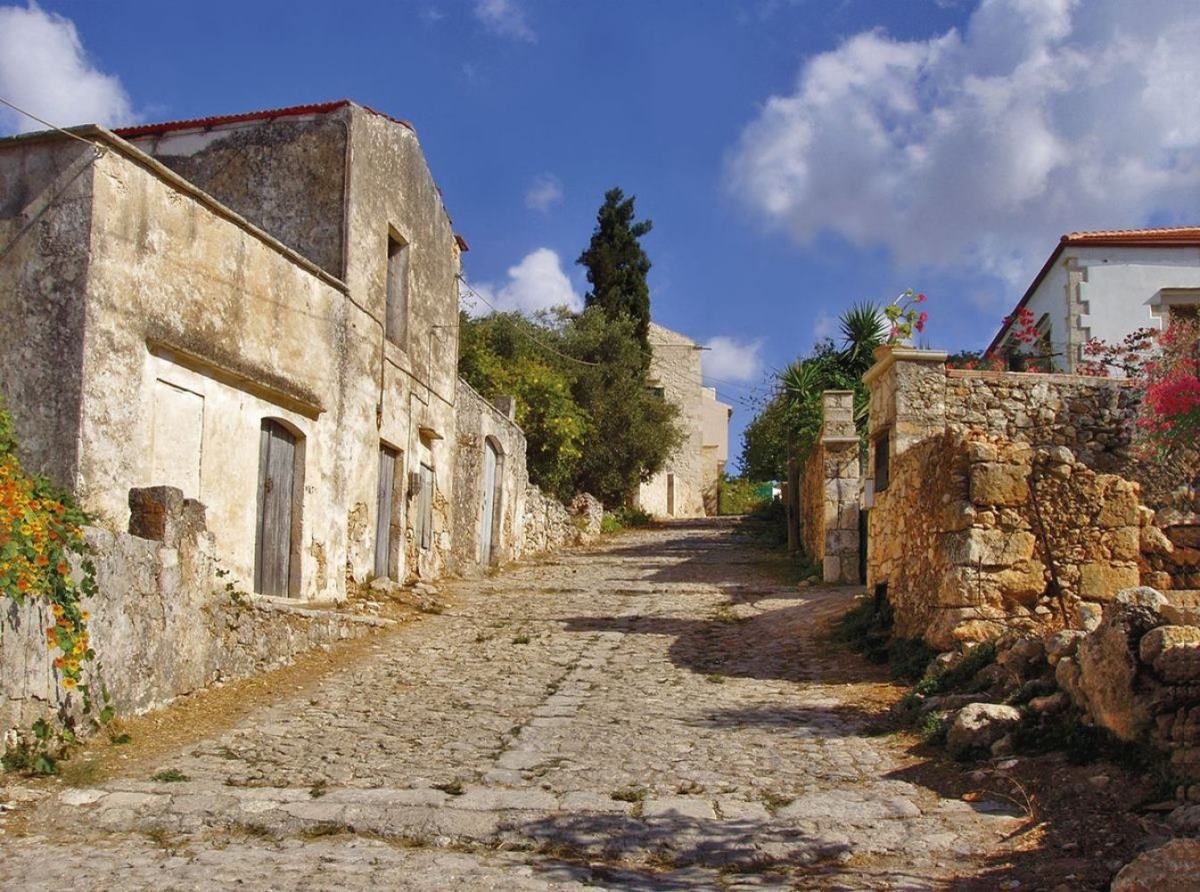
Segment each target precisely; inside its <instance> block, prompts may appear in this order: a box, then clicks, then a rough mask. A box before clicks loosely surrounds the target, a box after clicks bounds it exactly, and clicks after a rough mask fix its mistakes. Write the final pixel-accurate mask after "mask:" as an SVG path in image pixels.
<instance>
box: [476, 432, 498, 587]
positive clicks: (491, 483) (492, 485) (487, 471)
mask: <svg viewBox="0 0 1200 892" xmlns="http://www.w3.org/2000/svg"><path fill="white" fill-rule="evenodd" d="M496 458H497V455H496V447H495V446H493V445H492V442H491V441H490V440H487V441H485V442H484V445H483V513H482V516H481V517H480V518H479V546H480V547H479V562H480V563H481V564H483V565H484V566H485V567H486V566H489V565H490V564H491V563H492V545H493V543H492V538H493V535H494V534H493V532H492V528H493V525H494V524H495V521H496V518H495V514H496Z"/></svg>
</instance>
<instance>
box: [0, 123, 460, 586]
mask: <svg viewBox="0 0 1200 892" xmlns="http://www.w3.org/2000/svg"><path fill="white" fill-rule="evenodd" d="M321 108H322V109H323V111H321V112H320V113H316V114H283V115H279V116H276V117H258V118H251V119H249V120H241V121H237V122H233V123H230V124H228V125H224V124H220V123H218V124H216V125H211V124H209V123H206V122H195V124H194V126H193V125H190V124H188V123H182V124H173V125H164V126H162V127H159V128H154V127H148V128H138V129H137V130H136V131H131V132H130V137H131V139H134V140H136V141H137V143H138V144H139V146H141V147H144V148H146V149H148V150H150V151H153V152H156V153H159V154H160V156H161V159H162V161H163V162H165V163H166V164H167V165H169V166H164V164H162V163H159V162H158V161H156V160H155V159H153V158H151V157H150V156H148V155H146V154H143V153H142V151H140V150H139V148H136V147H134V146H133V145H131V144H130V143H128V142H126V141H124V140H122V139H120V138H119V137H117V136H114V135H113V134H111V133H109V132H107V131H104V130H103V129H100V128H88V129H86V130H84V131H83V132H84V134H85V135H87V136H88V138H90V139H93V140H95V141H96V143H97V144H98V145H101V146H103V147H104V151H103V153H102V154H100V155H99V156H98V157H97V156H96V154H95V153H93V152H92V150H91V149H90V148H89V147H87V146H85V145H81V144H79V143H78V142H76V141H68V140H65V139H64V138H62V137H60V136H57V135H53V134H40V135H38V134H35V135H32V136H27V137H19V138H13V139H9V140H4V141H0V177H2V178H3V183H4V184H5V186H6V188H5V190H4V194H5V196H6V198H7V200H6V201H5V202H4V204H3V206H2V216H3V220H4V231H5V233H7V234H8V235H9V237H10V238H9V240H10V241H12V240H13V239H15V241H14V242H13V248H12V249H11V250H10V251H9V253H8V256H6V257H4V258H0V305H2V306H0V309H2V310H3V312H4V314H5V317H6V318H12V319H14V320H15V324H14V326H13V328H12V329H7V330H6V334H5V335H0V360H2V361H0V368H3V372H2V373H0V374H2V377H0V385H2V386H3V393H4V394H5V396H6V398H7V401H8V403H9V404H10V405H11V407H12V412H13V415H14V420H15V424H16V428H17V435H18V438H19V440H20V441H21V442H22V444H23V457H24V459H25V460H26V461H27V462H28V463H29V464H30V466H31V467H32V468H33V469H35V470H41V471H45V472H47V473H49V474H50V475H51V476H52V477H54V478H55V479H58V480H60V481H61V482H63V483H65V484H67V485H70V486H72V487H74V488H75V489H76V491H77V492H78V494H79V496H80V499H81V501H82V503H83V504H84V506H85V507H86V508H87V509H88V510H90V511H92V512H94V513H95V514H97V515H98V516H99V517H100V518H102V519H103V520H105V521H106V522H107V523H108V524H110V525H111V526H112V527H114V528H117V529H120V528H122V527H123V526H124V524H125V521H126V518H127V516H128V514H127V507H126V495H127V492H128V490H129V488H130V487H131V486H149V485H155V484H162V483H170V484H173V485H177V486H179V487H180V488H181V489H183V491H184V493H185V495H186V496H188V497H191V498H197V499H199V500H201V501H202V502H204V503H205V504H206V505H208V506H209V524H210V528H211V530H212V532H213V535H214V536H215V538H216V548H217V553H218V554H220V556H221V559H222V560H223V561H225V562H226V563H227V565H228V567H229V569H231V570H232V571H233V572H234V574H235V576H236V579H237V581H238V584H239V585H241V586H242V587H244V588H246V589H247V590H249V589H251V588H253V587H254V584H255V581H256V579H255V577H256V572H255V568H256V560H257V559H258V557H257V554H256V548H257V543H256V538H257V537H258V535H259V532H260V524H261V518H260V516H259V512H258V511H257V510H256V500H257V499H261V498H262V496H261V492H260V489H261V487H260V484H261V479H262V472H261V471H260V467H259V464H260V457H261V449H262V447H261V446H260V434H261V430H262V428H263V425H264V422H265V421H266V420H270V421H271V422H272V423H274V424H276V425H277V426H278V428H279V429H280V430H282V431H284V432H285V433H284V436H285V437H290V438H291V439H292V440H294V443H295V445H294V447H293V448H294V450H295V455H296V458H295V474H294V480H293V481H292V486H293V487H294V490H295V495H294V499H293V500H292V502H293V504H292V505H291V511H290V522H291V525H292V534H291V537H290V538H291V541H290V542H288V543H285V545H284V546H283V547H286V548H288V549H289V550H290V552H291V562H290V569H289V570H288V585H287V591H286V592H284V591H277V592H275V593H277V594H287V595H290V596H292V597H299V598H303V599H306V600H340V599H342V598H344V597H345V595H346V582H347V578H349V579H351V580H354V581H364V580H366V579H367V578H369V577H370V576H371V575H373V573H374V570H375V564H376V561H375V557H376V548H377V545H378V540H379V534H378V532H377V523H376V520H377V512H378V511H379V510H380V505H381V504H382V503H383V497H382V496H381V495H380V493H379V491H378V490H379V480H380V474H381V471H380V450H381V448H382V447H388V448H389V449H391V450H394V453H395V455H396V456H397V464H396V473H395V476H394V484H393V485H394V487H395V494H394V496H393V497H392V499H391V501H392V503H393V506H394V511H395V514H396V516H395V517H394V518H393V529H394V530H395V533H396V535H398V536H399V538H400V540H401V541H400V542H398V543H391V544H390V546H389V547H391V548H393V549H395V550H396V551H397V555H396V556H395V557H394V558H393V559H392V560H391V563H390V573H391V574H394V575H395V577H396V578H397V579H400V580H403V579H405V578H411V577H415V576H420V577H423V578H431V577H435V576H437V575H439V574H440V573H442V572H444V570H445V569H446V567H447V562H448V560H449V553H450V545H451V536H450V525H451V503H452V498H453V485H454V481H453V465H454V457H455V456H454V443H455V436H456V430H455V417H454V404H455V400H456V387H457V384H456V382H457V377H456V368H455V366H456V355H457V319H458V316H457V297H456V295H457V291H456V287H455V284H456V283H455V276H456V275H457V274H458V271H459V242H458V240H457V239H456V237H455V235H454V233H453V231H452V229H451V226H450V221H449V218H448V217H447V215H446V212H445V209H444V207H443V206H442V202H441V198H440V195H439V194H438V191H437V188H436V185H435V184H434V182H433V179H432V177H431V175H430V173H429V170H428V168H427V166H426V164H425V162H424V158H423V157H422V154H421V151H420V147H419V145H418V143H417V141H416V136H415V134H414V133H413V131H412V129H411V128H410V127H409V126H407V125H405V124H402V123H400V122H396V121H393V120H391V119H388V118H386V117H384V116H382V115H379V114H376V113H374V112H371V111H369V110H367V109H364V108H362V107H360V106H356V105H354V104H352V103H334V104H332V105H331V106H328V107H321ZM172 168H174V169H175V170H179V171H183V172H185V173H186V174H187V175H188V176H189V177H194V178H195V179H196V180H198V181H200V182H202V183H204V184H205V185H206V186H209V187H211V188H212V189H214V190H215V191H216V192H218V193H219V198H220V199H221V201H218V200H217V198H216V197H214V196H213V195H211V194H209V193H207V192H205V191H202V190H201V189H200V188H197V186H196V184H195V183H193V182H191V181H189V180H185V179H182V178H181V177H180V176H179V175H178V174H177V173H175V172H174V170H172ZM255 222H257V223H260V224H261V225H262V226H269V227H273V228H274V229H275V230H277V231H278V236H277V235H276V234H275V232H272V233H271V234H268V233H267V232H266V231H264V230H263V229H261V228H259V227H258V226H256V225H255ZM390 238H391V239H396V238H398V239H401V240H402V241H403V243H404V245H405V246H406V248H407V251H408V253H407V256H406V260H407V263H406V266H405V269H404V271H403V273H404V277H405V280H404V282H403V287H404V294H405V306H404V315H405V322H406V324H405V325H404V327H403V329H404V330H403V337H393V338H389V337H388V334H387V331H386V322H385V319H386V317H387V314H388V308H387V300H388V294H389V283H388V276H389V272H388V271H389V245H390V244H391V242H389V239H390ZM298 251H305V252H310V253H311V254H312V255H313V259H312V260H310V259H308V258H307V257H305V256H303V255H302V254H300V253H297V252H298ZM47 297H52V299H50V300H47V299H46V298H47ZM46 308H50V310H49V312H48V311H47V309H46ZM9 331H11V333H12V335H13V336H11V337H10V336H9V335H8V332H9ZM51 382H53V383H51ZM59 382H61V383H59ZM72 450H74V454H72ZM422 466H424V467H425V468H426V469H428V470H429V471H430V472H431V473H430V474H429V475H428V477H429V483H431V486H429V489H430V492H429V493H428V498H427V500H426V501H427V503H428V506H429V507H428V510H427V514H428V520H429V523H428V524H425V525H426V526H429V527H431V535H427V536H425V537H424V538H423V540H422V539H419V538H418V536H417V535H416V534H415V526H416V525H417V518H416V517H415V516H414V515H415V514H416V511H417V506H418V505H423V504H425V503H424V502H422V498H421V493H420V487H421V485H422V484H421V480H422V471H421V468H422ZM424 519H425V518H422V520H424Z"/></svg>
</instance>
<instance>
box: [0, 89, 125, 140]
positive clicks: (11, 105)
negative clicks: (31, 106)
mask: <svg viewBox="0 0 1200 892" xmlns="http://www.w3.org/2000/svg"><path fill="white" fill-rule="evenodd" d="M0 103H3V104H4V105H7V106H8V107H9V108H11V109H12V110H13V111H15V112H17V114H21V115H24V116H25V117H27V118H29V119H31V120H34V121H37V122H38V123H39V124H42V125H43V126H45V127H49V128H50V129H51V130H57V131H58V132H59V133H61V134H63V135H64V136H69V137H71V139H77V140H79V141H80V142H82V143H86V144H87V145H89V146H91V147H92V148H93V149H94V150H95V152H96V154H97V155H103V154H104V152H105V148H104V146H102V145H100V143H98V142H95V141H94V140H91V139H85V138H84V137H82V136H80V135H79V134H78V133H72V132H71V131H70V130H63V128H61V127H59V126H58V125H57V124H53V123H51V122H50V121H47V120H46V119H45V118H42V117H39V116H38V115H35V114H34V113H33V112H31V111H27V110H26V109H23V108H21V106H19V105H17V104H16V103H13V102H9V101H8V100H7V99H5V98H4V97H3V96H0Z"/></svg>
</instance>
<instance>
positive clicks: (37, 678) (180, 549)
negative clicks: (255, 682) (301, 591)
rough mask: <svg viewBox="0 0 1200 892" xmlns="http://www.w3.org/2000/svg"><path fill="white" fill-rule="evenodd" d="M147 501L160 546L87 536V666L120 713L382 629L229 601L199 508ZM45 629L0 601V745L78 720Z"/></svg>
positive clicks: (120, 536)
mask: <svg viewBox="0 0 1200 892" xmlns="http://www.w3.org/2000/svg"><path fill="white" fill-rule="evenodd" d="M136 492H137V491H135V493H136ZM143 492H144V491H143ZM151 496H152V499H151V501H153V502H155V503H156V504H157V506H158V508H159V509H161V510H160V516H161V517H163V519H164V520H165V523H164V524H163V527H164V528H163V529H160V530H159V533H160V534H161V535H163V536H164V540H165V541H154V540H151V539H145V538H140V537H138V536H134V535H129V534H126V533H114V532H111V531H108V530H103V529H96V528H88V529H87V530H86V538H87V541H88V544H89V545H90V546H91V547H92V548H93V549H94V551H95V554H94V557H93V560H94V562H95V565H96V581H97V584H98V587H99V594H97V595H96V596H95V597H94V598H92V599H89V600H88V601H86V602H85V607H86V609H87V610H89V611H90V613H91V618H90V619H89V620H88V629H89V633H90V639H91V643H92V647H93V649H94V650H95V651H96V663H95V664H93V665H97V666H102V667H103V680H104V682H105V684H106V685H107V687H108V689H109V691H110V693H111V696H112V700H113V706H114V708H115V709H116V710H117V713H118V714H119V715H132V714H136V713H141V712H145V711H147V710H149V709H152V708H154V707H156V706H160V705H162V704H164V703H167V702H168V701H170V700H171V699H172V698H174V697H177V696H180V695H182V694H187V693H191V692H193V691H197V690H200V689H202V688H205V687H208V686H210V685H213V684H216V683H219V682H223V681H229V680H231V679H236V678H243V677H246V676H249V675H252V674H254V673H257V672H261V671H264V670H267V669H271V668H274V667H276V666H279V665H283V664H285V663H287V662H289V661H290V660H291V659H292V658H293V657H294V656H295V655H297V654H299V653H301V652H302V651H305V650H307V649H309V648H312V647H314V646H317V645H319V644H323V643H326V642H330V641H335V640H338V639H341V638H348V637H357V636H359V635H363V634H366V633H367V632H369V631H371V629H372V628H375V627H378V626H381V625H385V624H386V621H384V620H380V619H376V618H371V617H364V616H357V615H354V614H348V613H340V612H334V611H330V610H317V609H304V608H300V607H296V606H293V605H291V604H288V603H286V602H283V601H279V600H275V599H267V598H262V597H259V596H252V595H239V596H238V598H236V599H235V598H234V597H233V595H232V594H231V591H230V590H229V589H227V588H226V583H227V581H228V580H229V577H227V576H226V577H221V576H218V575H217V571H218V570H219V569H221V568H222V563H221V562H220V561H219V560H218V559H217V557H216V554H215V545H214V540H213V537H212V535H211V534H210V533H209V532H208V531H207V530H206V529H205V528H204V523H203V509H202V508H199V507H198V506H197V505H195V504H188V505H186V506H185V504H184V500H183V496H182V494H181V493H180V492H179V491H178V490H168V491H166V493H162V492H161V491H160V492H157V493H151ZM147 507H153V506H147ZM135 518H136V515H135ZM53 623H54V618H53V616H52V615H51V613H50V611H49V609H48V608H47V606H45V605H44V603H42V602H36V601H29V602H26V604H25V605H23V606H17V605H16V604H14V603H12V602H6V607H5V609H4V610H3V611H2V612H0V739H3V737H4V734H5V733H6V732H8V731H10V730H11V729H14V728H28V727H29V725H30V724H31V723H32V722H33V721H34V720H36V719H38V718H43V717H49V716H50V715H52V714H58V715H63V714H65V715H67V716H72V715H73V716H75V717H78V716H79V710H80V706H81V703H80V696H79V694H78V693H71V692H69V691H68V690H67V689H66V688H64V687H63V686H62V684H61V680H60V678H59V676H58V674H57V672H56V670H55V669H54V666H53V660H54V657H55V656H56V654H57V652H56V651H50V650H48V649H47V647H46V639H45V631H44V630H45V629H46V627H48V626H51V625H53ZM88 671H90V668H85V672H88Z"/></svg>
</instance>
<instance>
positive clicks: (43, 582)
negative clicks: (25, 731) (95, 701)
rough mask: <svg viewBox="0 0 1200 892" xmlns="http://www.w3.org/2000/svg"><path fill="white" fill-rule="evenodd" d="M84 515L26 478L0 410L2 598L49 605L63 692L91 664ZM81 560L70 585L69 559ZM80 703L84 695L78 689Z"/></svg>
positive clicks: (92, 588) (58, 493) (91, 585)
mask: <svg viewBox="0 0 1200 892" xmlns="http://www.w3.org/2000/svg"><path fill="white" fill-rule="evenodd" d="M87 519H88V518H87V515H85V514H84V513H83V512H82V511H80V510H79V508H78V507H76V505H75V502H74V500H73V499H72V497H71V496H70V494H69V493H67V492H65V491H63V490H62V489H60V488H59V487H56V486H53V485H52V484H51V483H50V482H49V481H47V480H46V479H45V478H43V477H35V476H32V475H30V474H27V473H26V472H25V470H24V469H23V468H22V466H21V462H20V460H19V459H18V457H17V444H16V441H15V439H14V437H13V433H12V419H11V418H10V417H9V415H8V413H7V412H6V411H5V409H4V406H3V404H2V403H0V596H2V597H7V598H9V599H11V600H13V601H15V602H17V603H18V604H22V603H24V602H25V601H26V599H29V598H35V599H41V600H44V601H46V602H48V603H49V605H50V610H51V612H52V613H53V614H54V625H52V626H50V627H49V628H47V629H46V643H47V646H48V647H50V648H51V649H52V650H53V649H55V648H57V649H58V650H59V651H60V653H61V656H59V657H57V658H55V660H54V667H55V668H56V669H57V670H58V671H59V673H60V674H61V677H62V683H63V685H64V686H65V687H67V688H75V687H79V686H80V682H81V680H82V677H83V670H82V666H83V664H84V663H85V662H87V661H89V660H91V659H93V658H94V656H95V654H94V653H93V651H92V649H91V647H90V644H89V641H88V631H87V620H88V619H89V614H88V612H87V611H86V610H84V609H83V607H82V600H83V598H85V597H88V596H91V595H94V594H95V592H96V582H95V569H94V567H93V565H92V562H91V560H90V557H89V554H90V549H89V547H88V545H87V543H86V542H85V541H84V538H83V524H84V523H86V522H87ZM73 557H74V558H79V566H80V571H81V572H80V573H79V578H78V579H76V578H75V576H74V574H73V572H72V569H71V561H72V558H73ZM83 693H84V696H85V698H86V697H87V694H88V691H87V689H86V687H84V688H83Z"/></svg>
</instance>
